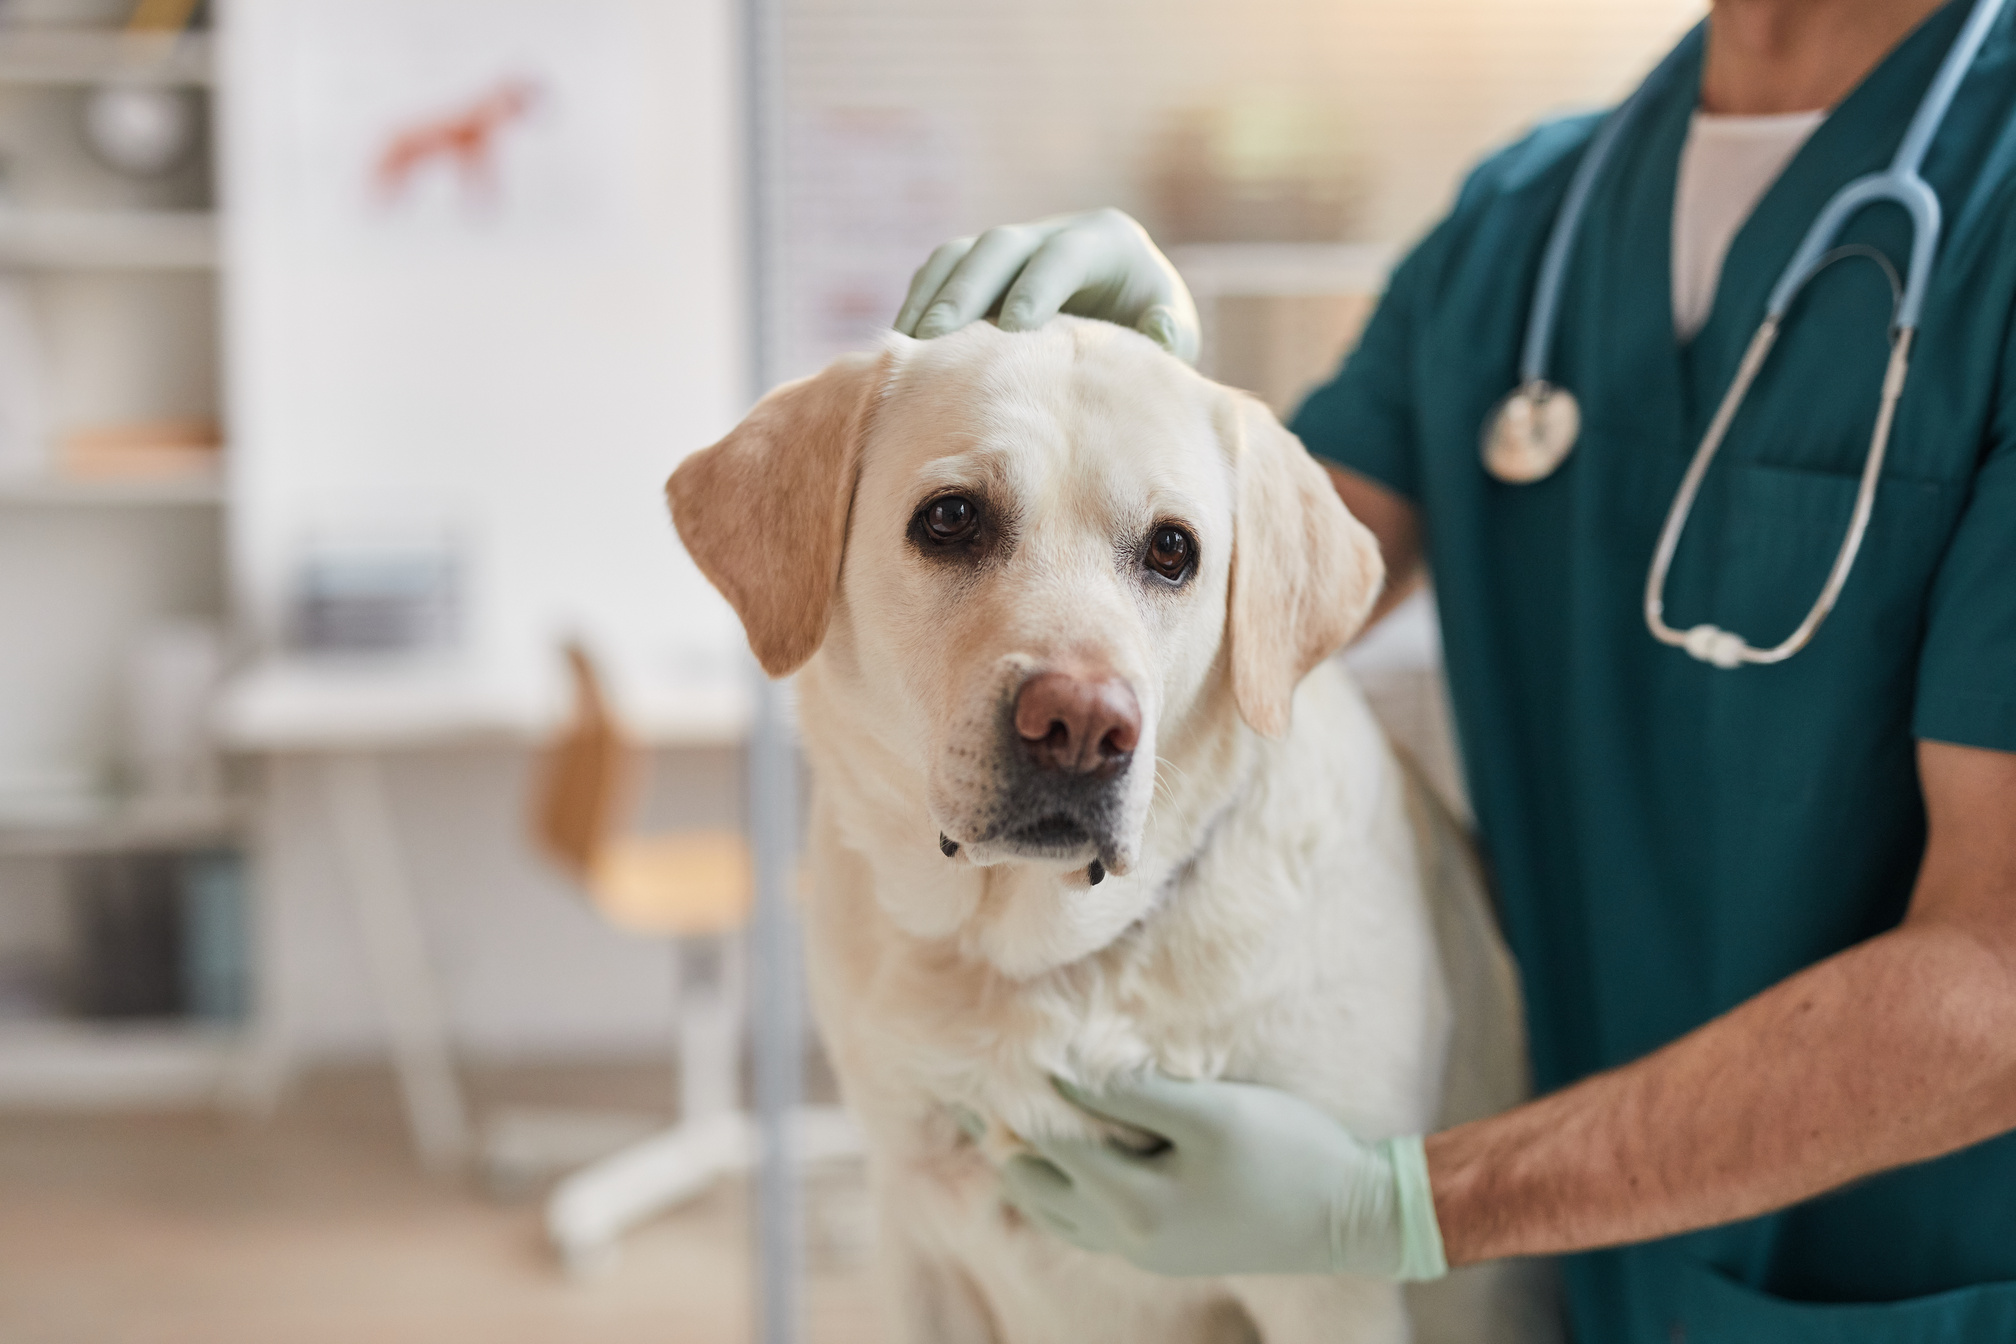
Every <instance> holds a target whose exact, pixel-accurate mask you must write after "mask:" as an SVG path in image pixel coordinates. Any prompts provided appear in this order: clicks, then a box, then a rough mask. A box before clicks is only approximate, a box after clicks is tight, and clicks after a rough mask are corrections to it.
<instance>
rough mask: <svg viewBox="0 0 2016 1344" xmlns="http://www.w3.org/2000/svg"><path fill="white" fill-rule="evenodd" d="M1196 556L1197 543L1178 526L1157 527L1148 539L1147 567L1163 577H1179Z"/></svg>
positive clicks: (1187, 569) (1188, 568) (1186, 570)
mask: <svg viewBox="0 0 2016 1344" xmlns="http://www.w3.org/2000/svg"><path fill="white" fill-rule="evenodd" d="M1196 558H1197V543H1196V542H1195V541H1194V540H1192V539H1191V536H1190V534H1189V533H1188V532H1185V531H1184V530H1183V529H1182V528H1180V527H1158V528H1156V529H1155V535H1154V536H1152V537H1150V538H1149V539H1148V567H1149V568H1150V569H1152V570H1154V571H1155V572H1156V573H1157V574H1160V575H1161V576H1162V577H1163V578H1165V579H1181V578H1182V577H1183V576H1184V575H1186V574H1188V573H1189V572H1190V566H1191V565H1192V564H1193V563H1194V562H1195V561H1196Z"/></svg>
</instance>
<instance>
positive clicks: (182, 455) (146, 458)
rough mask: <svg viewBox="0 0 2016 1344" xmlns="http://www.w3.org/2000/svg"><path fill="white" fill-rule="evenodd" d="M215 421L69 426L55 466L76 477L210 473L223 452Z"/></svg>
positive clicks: (135, 477)
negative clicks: (77, 427) (71, 428)
mask: <svg viewBox="0 0 2016 1344" xmlns="http://www.w3.org/2000/svg"><path fill="white" fill-rule="evenodd" d="M223 448H224V444H223V435H222V434H221V433H220V431H219V430H218V427H217V422H216V421H215V420H209V419H204V418H201V417H192V418H176V419H160V420H134V421H128V422H125V423H121V424H111V425H94V426H90V427H88V428H84V429H77V430H72V431H71V432H70V433H69V434H66V435H65V436H64V437H63V446H62V450H61V452H60V454H59V455H58V459H57V464H58V469H59V470H60V472H61V474H63V475H65V476H69V477H74V478H77V479H80V480H94V481H109V480H163V479H168V478H177V477H200V476H214V475H216V474H217V472H218V470H219V464H220V461H221V458H222V454H223Z"/></svg>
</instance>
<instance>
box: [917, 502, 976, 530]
mask: <svg viewBox="0 0 2016 1344" xmlns="http://www.w3.org/2000/svg"><path fill="white" fill-rule="evenodd" d="M979 526H980V506H979V505H978V504H975V503H974V502H973V501H972V500H970V499H968V498H966V496H964V495H942V496H940V497H939V498H937V499H934V500H932V501H931V502H930V503H929V504H926V505H925V506H924V531H925V534H926V535H928V536H929V537H930V538H931V540H933V541H964V540H966V539H967V538H968V537H970V536H972V535H973V533H974V531H975V530H976V529H977V528H978V527H979Z"/></svg>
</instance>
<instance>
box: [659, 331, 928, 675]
mask: <svg viewBox="0 0 2016 1344" xmlns="http://www.w3.org/2000/svg"><path fill="white" fill-rule="evenodd" d="M893 360H894V355H893V354H891V353H886V352H885V353H883V354H881V355H879V356H878V355H854V356H849V357H848V358H846V359H842V360H840V361H838V362H837V363H834V364H832V365H830V366H828V367H827V368H826V369H825V371H824V372H821V373H817V374H814V375H813V376H812V377H810V378H802V379H800V380H799V381H797V382H795V383H786V384H784V385H783V386H782V387H779V388H777V389H776V390H775V391H773V392H771V393H770V395H768V396H766V397H764V398H763V400H762V401H760V402H758V403H757V404H756V409H754V410H752V411H750V412H749V415H748V418H746V419H745V420H743V421H742V423H741V424H739V425H737V426H736V427H735V428H734V430H733V431H732V432H730V433H729V435H728V437H727V438H725V439H723V440H721V442H719V443H717V444H715V445H714V446H713V447H711V448H706V449H703V450H701V451H700V452H697V453H695V454H693V455H692V456H691V457H689V458H687V459H686V460H685V461H684V462H682V463H681V464H680V466H679V469H678V470H677V471H675V472H673V473H672V479H671V480H670V481H668V482H667V483H666V486H665V494H666V496H667V497H668V498H669V499H670V500H671V501H672V521H673V522H674V523H675V524H676V525H677V526H678V528H679V536H680V538H681V539H682V540H683V541H684V542H685V543H686V549H687V550H688V551H690V552H691V553H692V555H693V559H694V561H695V562H696V563H697V564H698V565H699V566H700V572H701V573H703V574H705V575H706V576H707V578H708V580H709V581H710V582H711V583H713V585H714V586H715V587H716V588H719V589H720V590H721V593H722V596H724V597H726V598H727V599H728V601H729V603H730V604H731V605H732V606H733V607H734V608H735V614H736V615H738V616H740V617H741V618H742V628H743V629H744V630H745V631H747V632H748V635H749V647H750V648H751V649H752V650H754V651H755V654H756V660H757V661H758V662H760V663H762V664H763V670H764V671H765V672H768V673H769V674H770V675H771V676H773V677H781V676H785V675H786V674H788V673H791V672H795V671H797V670H798V668H800V667H801V666H803V665H804V663H805V660H806V659H808V658H810V657H811V656H812V655H813V654H814V653H817V652H818V651H819V645H820V642H821V641H822V640H824V639H825V637H826V621H827V618H828V617H829V616H830V615H831V613H832V608H833V590H834V588H835V586H836V585H837V584H838V583H839V581H840V556H841V552H842V551H843V550H844V549H845V547H846V541H847V514H848V511H849V510H850V509H851V508H852V507H853V503H854V481H855V478H856V476H857V475H858V473H859V469H860V464H861V441H862V438H863V436H864V435H865V434H866V432H867V427H868V416H869V411H870V409H871V408H872V407H873V405H874V403H875V400H876V396H877V394H878V393H879V392H880V390H881V389H882V386H883V384H884V382H885V381H886V379H887V376H888V370H889V368H890V366H891V363H892V362H893Z"/></svg>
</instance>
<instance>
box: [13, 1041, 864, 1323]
mask: <svg viewBox="0 0 2016 1344" xmlns="http://www.w3.org/2000/svg"><path fill="white" fill-rule="evenodd" d="M481 1092H482V1094H483V1095H485V1098H486V1099H487V1100H488V1101H489V1102H490V1103H491V1104H495V1103H496V1102H497V1101H498V1100H500V1099H508V1100H513V1101H518V1102H531V1103H538V1102H545V1103H551V1102H555V1101H559V1100H563V1099H564V1100H566V1101H568V1102H570V1103H576V1104H579V1103H588V1104H637V1103H638V1102H639V1101H640V1100H641V1101H643V1102H644V1103H645V1104H649V1102H651V1101H655V1100H656V1099H657V1096H658V1095H662V1093H661V1092H659V1086H658V1085H657V1083H656V1080H653V1079H651V1077H650V1075H649V1074H648V1073H646V1074H645V1075H644V1078H643V1081H642V1082H641V1083H640V1080H639V1076H638V1073H637V1071H634V1070H633V1071H629V1072H628V1073H627V1074H624V1073H618V1072H612V1071H605V1072H603V1073H602V1074H600V1075H593V1076H579V1075H577V1076H574V1077H568V1078H562V1077H556V1076H552V1075H546V1076H534V1077H527V1076H517V1075H514V1076H511V1077H509V1078H504V1079H492V1080H489V1081H488V1082H487V1083H486V1084H485V1085H484V1087H483V1088H482V1089H481ZM809 1202H810V1206H811V1220H810V1222H811V1227H810V1235H809V1241H810V1256H809V1258H810V1261H811V1268H810V1276H809V1280H808V1282H807V1284H806V1288H805V1314H806V1317H807V1326H808V1328H807V1336H808V1339H807V1344H866V1341H869V1340H871V1339H873V1338H874V1336H875V1330H874V1326H873V1312H872V1305H871V1300H870V1285H869V1274H868V1269H867V1265H866V1258H867V1249H866V1246H865V1244H864V1242H865V1237H864V1236H863V1235H861V1233H860V1231H859V1229H860V1225H861V1219H860V1213H861V1194H860V1189H859V1179H858V1176H857V1175H855V1174H853V1173H849V1172H846V1171H844V1170H843V1171H839V1172H827V1173H824V1174H822V1175H820V1176H818V1177H816V1178H815V1179H814V1180H813V1181H812V1182H811V1187H810V1190H809ZM748 1243H749V1229H748V1223H747V1218H746V1214H745V1201H744V1198H743V1191H742V1190H741V1188H740V1187H739V1186H727V1187H723V1188H722V1189H719V1190H716V1191H715V1192H713V1193H712V1194H710V1195H709V1196H707V1197H706V1198H705V1199H703V1200H701V1201H700V1202H698V1203H697V1204H695V1205H693V1206H691V1207H690V1208H687V1209H685V1210H682V1211H680V1212H678V1213H676V1214H673V1215H671V1216H668V1217H666V1218H664V1219H662V1220H661V1221H659V1222H658V1223H656V1224H653V1225H652V1226H650V1227H647V1228H645V1229H643V1230H642V1231H640V1232H638V1233H636V1234H634V1235H633V1236H632V1237H631V1238H630V1239H629V1240H628V1241H627V1242H626V1244H625V1249H624V1253H623V1255H622V1256H621V1258H620V1259H619V1260H618V1261H617V1262H616V1263H615V1264H614V1265H613V1266H612V1267H610V1268H609V1269H608V1270H607V1271H605V1272H603V1273H602V1274H600V1275H599V1276H598V1277H596V1278H594V1279H592V1280H589V1281H586V1282H570V1281H569V1280H568V1279H567V1278H566V1277H564V1276H563V1275H562V1274H561V1273H560V1272H559V1270H558V1268H557V1267H556V1265H555V1263H554V1261H553V1259H552V1257H551V1256H550V1255H549V1254H548V1253H547V1250H546V1247H545V1245H544V1243H543V1241H542V1239H541V1235H540V1229H539V1208H538V1205H537V1203H536V1202H530V1201H528V1202H523V1203H500V1202H497V1201H496V1200H494V1199H492V1198H491V1197H489V1196H488V1195H486V1194H484V1193H483V1191H482V1190H481V1189H480V1187H479V1186H478V1184H477V1183H476V1182H475V1181H473V1180H465V1181H460V1182H456V1181H446V1182H444V1181H433V1180H429V1179H427V1178H424V1177H422V1176H420V1175H419V1174H418V1173H417V1172H416V1170H415V1169H414V1167H413V1165H412V1163H411V1161H410V1159H409V1158H408V1156H407V1151H406V1148H405V1144H404V1139H403V1134H402V1131H401V1128H400V1123H399V1114H398V1110H397V1107H396V1100H395V1096H394V1094H393V1092H392V1090H391V1087H390V1084H389V1081H388V1080H387V1079H386V1078H385V1077H384V1076H382V1075H380V1074H377V1073H375V1072H363V1073H348V1074H335V1075H325V1076H321V1077H318V1078H316V1079H314V1080H311V1082H310V1083H309V1084H308V1085H307V1086H305V1087H304V1088H303V1089H302V1091H301V1093H300V1094H299V1095H297V1096H296V1097H295V1098H293V1099H292V1100H291V1101H290V1103H289V1104H288V1106H287V1107H286V1109H285V1110H284V1111H283V1113H282V1114H281V1115H280V1117H279V1118H278V1119H277V1120H276V1121H275V1122H274V1123H272V1124H270V1125H267V1126H264V1127H256V1128H255V1127H252V1126H250V1125H247V1124H245V1123H243V1122H239V1121H235V1120H229V1119H223V1118H219V1117H215V1116H204V1115H162V1116H101V1117H85V1118H79V1117H57V1116H19V1115H8V1116H0V1341H5V1344H240V1342H241V1341H242V1342H244V1344H253V1342H255V1341H256V1344H462V1342H463V1341H468V1342H469V1344H479V1342H480V1344H560V1342H562V1341H564V1342H565V1344H632V1342H633V1341H634V1342H635V1344H643V1342H644V1341H647V1340H648V1341H651V1344H740V1341H743V1340H745V1339H748V1338H749V1312H748V1305H747V1304H748V1297H749V1260H748V1256H747V1253H746V1248H747V1246H748Z"/></svg>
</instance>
